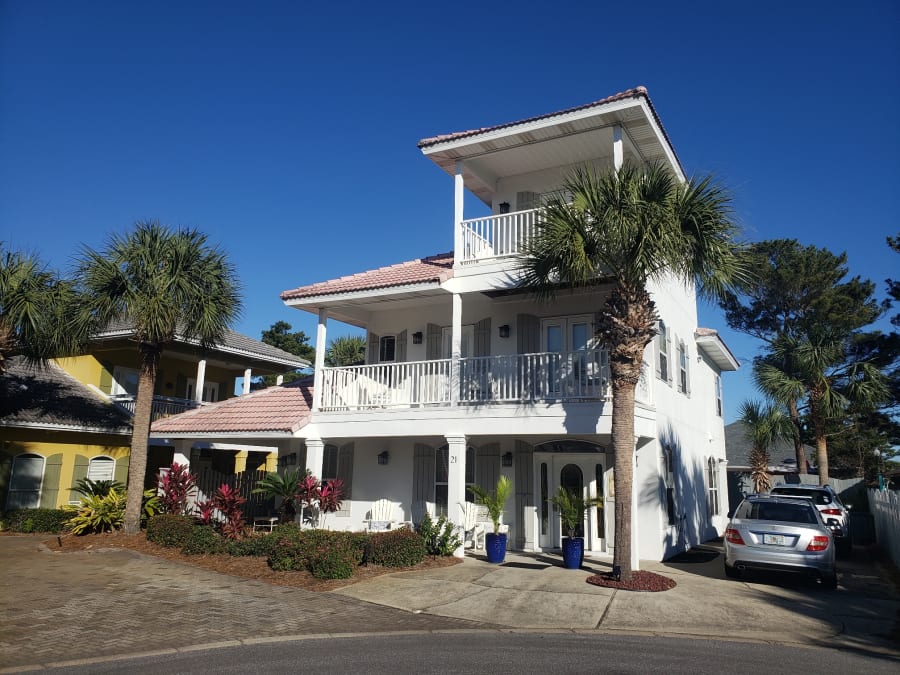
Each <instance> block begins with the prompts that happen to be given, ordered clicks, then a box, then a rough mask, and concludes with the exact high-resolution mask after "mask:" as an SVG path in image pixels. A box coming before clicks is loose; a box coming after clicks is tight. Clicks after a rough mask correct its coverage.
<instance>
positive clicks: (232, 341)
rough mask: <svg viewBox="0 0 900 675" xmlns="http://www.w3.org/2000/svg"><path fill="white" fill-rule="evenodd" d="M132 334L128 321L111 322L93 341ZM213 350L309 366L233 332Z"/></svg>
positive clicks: (195, 342)
mask: <svg viewBox="0 0 900 675" xmlns="http://www.w3.org/2000/svg"><path fill="white" fill-rule="evenodd" d="M133 333H134V329H133V328H132V325H131V323H130V322H129V321H125V320H118V321H113V322H111V323H110V324H109V325H108V326H107V327H106V328H105V329H104V330H102V331H100V332H99V333H97V334H96V335H95V336H94V337H93V339H94V340H98V341H99V340H113V339H117V338H128V337H131V335H133ZM175 340H176V341H177V342H180V343H183V344H191V345H198V344H200V341H199V340H197V339H195V338H192V339H188V338H186V337H185V336H184V335H181V334H176V335H175ZM215 349H216V351H219V352H222V353H225V354H234V355H238V356H243V357H247V358H252V359H258V360H261V361H264V362H266V363H269V364H274V365H278V366H286V367H287V368H291V369H297V368H306V367H308V366H309V365H310V363H309V361H307V360H306V359H302V358H300V357H299V356H297V355H296V354H291V353H290V352H287V351H285V350H283V349H279V348H278V347H273V346H272V345H270V344H266V343H265V342H262V341H261V340H256V339H254V338H252V337H250V336H248V335H244V334H242V333H237V332H235V331H233V330H228V331H226V332H225V335H224V337H223V338H222V341H221V342H220V343H218V344H217V345H216V346H215Z"/></svg>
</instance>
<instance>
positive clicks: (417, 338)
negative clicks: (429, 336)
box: [413, 330, 422, 345]
mask: <svg viewBox="0 0 900 675" xmlns="http://www.w3.org/2000/svg"><path fill="white" fill-rule="evenodd" d="M413 344H414V345H420V344H422V331H420V330H419V331H416V332H415V333H413Z"/></svg>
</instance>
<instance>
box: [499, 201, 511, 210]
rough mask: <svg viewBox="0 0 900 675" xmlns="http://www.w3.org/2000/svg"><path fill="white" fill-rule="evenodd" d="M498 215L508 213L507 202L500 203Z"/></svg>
mask: <svg viewBox="0 0 900 675" xmlns="http://www.w3.org/2000/svg"><path fill="white" fill-rule="evenodd" d="M500 213H509V202H500Z"/></svg>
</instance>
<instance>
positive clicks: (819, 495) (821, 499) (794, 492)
mask: <svg viewBox="0 0 900 675" xmlns="http://www.w3.org/2000/svg"><path fill="white" fill-rule="evenodd" d="M772 494H777V495H788V496H789V497H809V498H810V499H813V500H815V502H816V504H818V505H820V506H825V505H826V504H830V503H831V495H829V494H828V493H827V492H825V491H824V490H803V489H801V488H782V487H780V488H775V489H773V490H772Z"/></svg>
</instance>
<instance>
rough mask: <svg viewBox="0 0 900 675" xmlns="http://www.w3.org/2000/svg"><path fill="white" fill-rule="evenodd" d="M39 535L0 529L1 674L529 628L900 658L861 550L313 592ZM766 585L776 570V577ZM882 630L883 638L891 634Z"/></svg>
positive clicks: (437, 575)
mask: <svg viewBox="0 0 900 675" xmlns="http://www.w3.org/2000/svg"><path fill="white" fill-rule="evenodd" d="M44 538H46V536H43V537H30V536H16V537H0V565H2V570H3V574H2V575H0V672H3V671H4V670H7V669H13V668H15V667H18V666H30V665H38V664H58V663H60V662H63V661H70V660H76V659H86V658H100V657H104V656H115V655H122V654H131V655H136V654H139V653H148V652H151V653H152V652H158V653H164V652H167V651H168V652H171V651H173V650H184V649H191V648H198V647H203V646H206V647H209V646H215V645H238V644H252V643H258V642H277V641H280V640H288V639H298V638H303V637H310V636H320V637H326V636H334V635H351V634H381V633H397V632H402V633H433V632H438V631H454V632H455V631H461V630H462V631H465V630H498V629H499V630H526V631H531V630H539V631H576V632H602V633H609V634H616V633H619V634H626V633H634V634H658V635H663V634H665V635H684V636H695V637H703V638H724V639H739V640H763V641H767V642H779V643H786V644H802V645H818V646H827V647H848V648H855V649H860V650H864V651H868V652H877V653H891V654H898V655H900V651H898V650H897V647H898V645H897V642H896V641H894V642H892V641H891V638H890V634H891V631H892V630H895V628H896V623H895V622H896V619H897V617H898V612H900V599H898V596H897V594H896V592H895V589H894V588H893V587H892V586H891V585H890V583H889V582H887V581H885V580H883V579H882V578H881V577H880V576H879V573H878V572H877V571H876V570H875V568H874V567H873V565H872V563H871V562H870V561H869V560H867V556H866V552H865V551H864V550H861V549H858V550H857V553H856V555H855V556H854V559H853V560H852V561H850V562H846V563H844V564H843V565H842V566H841V568H840V570H841V587H840V588H839V589H838V590H837V591H825V590H823V589H820V588H819V587H817V586H816V585H815V584H804V583H795V582H790V583H785V584H783V585H777V583H770V580H768V579H767V580H766V583H759V582H750V583H746V582H736V581H732V580H726V579H724V577H723V575H722V570H721V557H719V556H717V553H716V551H715V550H713V549H707V548H703V549H698V550H695V551H692V552H690V553H688V554H686V555H683V556H681V557H680V562H672V563H647V562H645V563H643V564H642V569H649V570H652V571H656V572H660V573H662V574H665V575H667V576H669V577H671V578H673V579H675V581H676V582H677V584H678V585H677V586H676V587H675V588H674V589H672V590H670V591H666V592H663V593H629V592H625V591H613V590H610V589H604V588H600V587H597V586H591V585H589V584H587V583H585V581H584V580H585V578H586V577H587V576H588V575H589V574H592V573H597V572H603V571H607V570H608V569H609V564H608V563H606V562H601V561H595V560H590V559H589V560H586V561H585V569H582V570H566V569H563V568H562V567H560V566H559V562H560V561H559V557H558V556H553V555H525V554H509V555H508V557H507V561H506V563H505V564H504V565H502V566H497V565H490V564H488V563H487V562H485V561H483V560H479V559H477V558H473V557H468V558H466V560H465V562H464V563H463V564H461V565H456V566H454V567H447V568H441V569H435V570H430V571H423V572H403V573H397V574H393V575H387V576H382V577H378V578H376V579H373V580H372V581H369V582H365V583H359V584H354V585H351V586H348V587H346V588H344V589H342V590H339V591H334V592H331V593H313V592H309V591H304V590H300V589H294V588H285V587H279V586H270V585H268V584H265V583H262V582H256V581H249V580H244V579H238V578H234V577H228V576H224V575H220V574H216V573H213V572H209V571H207V570H204V569H201V568H197V567H194V566H192V565H186V564H181V563H175V562H171V561H167V560H162V559H157V558H153V557H151V556H145V555H141V554H137V553H133V552H130V551H124V550H114V551H97V552H84V553H66V554H60V553H50V552H48V551H46V550H43V551H42V550H40V542H41V541H42V539H44ZM775 581H776V582H777V580H775ZM894 635H895V636H896V633H894Z"/></svg>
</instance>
